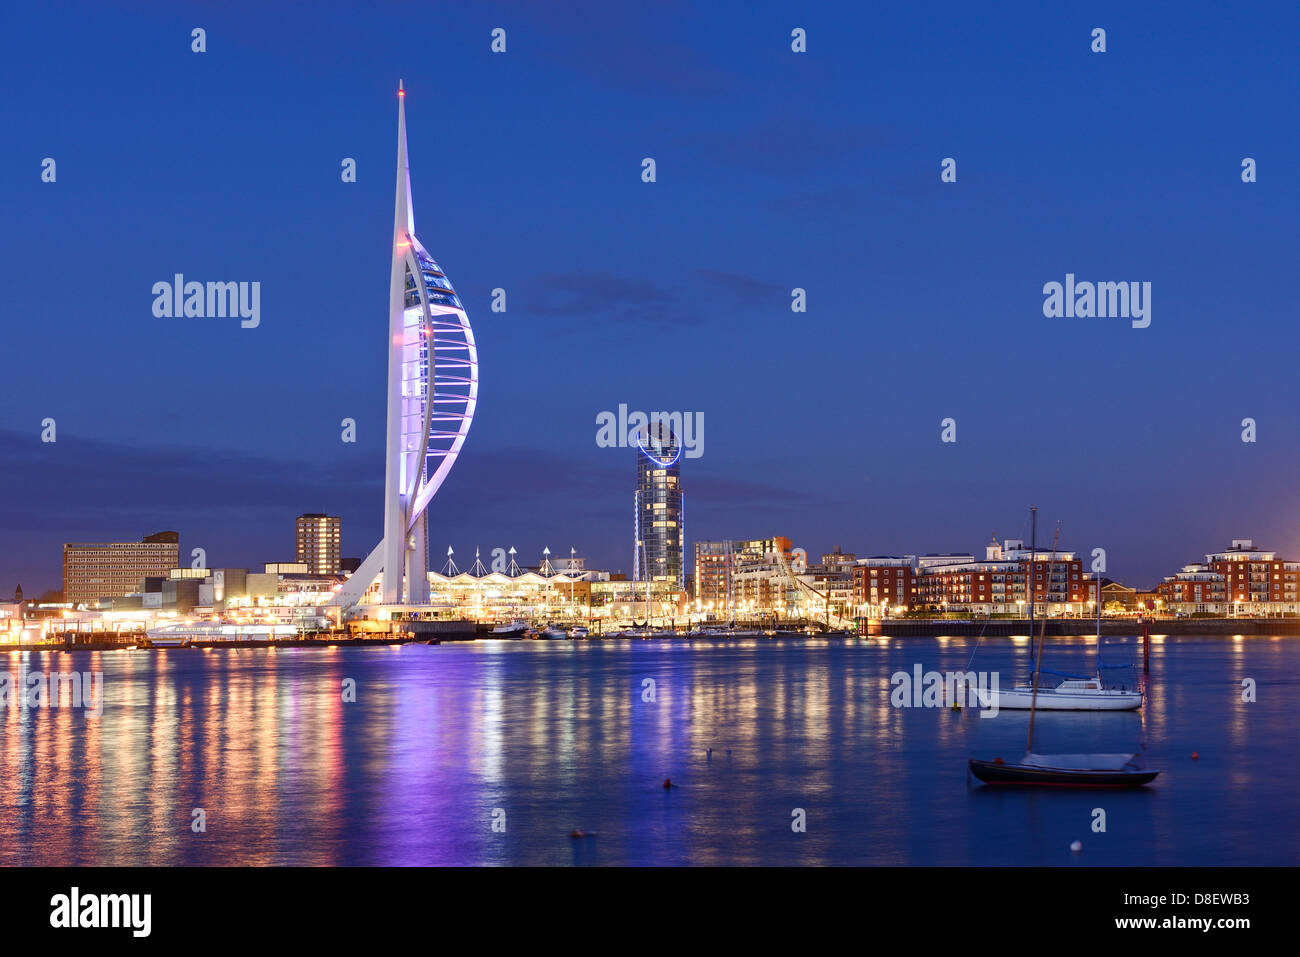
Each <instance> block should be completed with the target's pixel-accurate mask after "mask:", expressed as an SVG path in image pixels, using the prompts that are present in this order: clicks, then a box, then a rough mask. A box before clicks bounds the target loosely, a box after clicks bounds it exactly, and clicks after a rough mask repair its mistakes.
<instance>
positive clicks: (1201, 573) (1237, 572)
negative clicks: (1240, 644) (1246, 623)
mask: <svg viewBox="0 0 1300 957" xmlns="http://www.w3.org/2000/svg"><path fill="white" fill-rule="evenodd" d="M1298 584H1300V562H1292V561H1287V560H1286V559H1284V558H1280V557H1278V554H1277V553H1276V552H1272V551H1266V550H1264V549H1261V548H1259V547H1257V546H1256V545H1255V544H1254V542H1253V541H1251V540H1250V539H1248V538H1239V539H1234V540H1233V542H1232V545H1231V547H1230V548H1227V549H1225V550H1223V551H1219V552H1210V553H1209V554H1207V555H1206V556H1205V561H1204V562H1196V563H1193V564H1190V565H1184V566H1183V568H1182V570H1181V571H1179V572H1178V573H1177V574H1175V575H1171V576H1169V577H1167V578H1166V579H1165V580H1164V581H1162V582H1161V583H1160V584H1159V585H1157V586H1156V596H1157V599H1158V600H1159V602H1160V605H1161V609H1160V610H1162V611H1168V612H1171V613H1173V614H1176V615H1193V614H1204V615H1262V616H1275V615H1294V614H1298V613H1300V596H1298V595H1297V585H1298Z"/></svg>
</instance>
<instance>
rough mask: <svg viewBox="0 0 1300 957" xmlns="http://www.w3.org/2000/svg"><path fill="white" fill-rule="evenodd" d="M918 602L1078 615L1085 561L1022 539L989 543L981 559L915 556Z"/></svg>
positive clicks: (945, 607)
mask: <svg viewBox="0 0 1300 957" xmlns="http://www.w3.org/2000/svg"><path fill="white" fill-rule="evenodd" d="M917 571H918V575H917V586H916V602H917V604H918V605H919V606H920V607H922V608H924V609H927V610H930V611H939V612H949V611H957V612H964V613H967V614H982V615H1027V614H1028V613H1029V603H1030V602H1031V601H1032V602H1033V605H1034V608H1033V610H1034V614H1036V615H1049V616H1050V615H1080V614H1083V613H1084V611H1085V610H1086V608H1087V601H1088V598H1087V595H1086V594H1085V593H1084V587H1083V563H1082V561H1081V560H1080V559H1079V558H1078V557H1077V556H1076V555H1075V554H1074V553H1073V552H1070V551H1063V550H1060V549H1057V550H1056V551H1055V552H1053V550H1052V549H1044V548H1026V547H1025V543H1024V541H1023V540H1021V539H1014V538H1013V539H1007V540H1006V541H1005V542H1004V543H1003V544H1001V545H999V544H998V543H997V541H996V540H995V541H993V542H990V543H989V545H988V547H987V548H986V549H985V556H984V560H983V561H976V560H974V558H973V557H970V556H965V555H963V556H923V557H922V558H921V559H918V568H917Z"/></svg>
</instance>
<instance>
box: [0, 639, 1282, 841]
mask: <svg viewBox="0 0 1300 957" xmlns="http://www.w3.org/2000/svg"><path fill="white" fill-rule="evenodd" d="M976 641H977V640H976V639H975V638H935V637H928V638H907V639H892V640H884V639H871V640H860V639H849V640H820V641H819V640H767V639H757V640H735V641H719V640H711V641H710V640H701V641H685V640H681V641H613V640H606V641H601V642H595V641H589V642H572V641H551V642H507V641H480V642H474V643H457V644H447V645H442V646H427V645H406V646H385V647H380V648H334V649H321V648H305V649H293V650H290V649H283V648H281V649H216V650H197V649H186V650H168V651H135V652H128V651H112V652H99V651H77V652H12V653H8V654H0V670H5V669H6V668H7V670H8V672H9V673H10V674H11V675H13V676H15V678H17V676H18V675H19V674H20V673H21V672H22V671H23V669H24V668H25V669H26V671H27V672H28V673H35V672H42V673H50V672H56V671H62V672H68V671H72V670H77V671H81V672H102V673H103V676H104V679H103V680H104V707H103V712H102V714H99V715H96V714H94V713H90V712H88V711H87V710H85V709H72V708H63V709H58V710H53V709H49V708H28V707H23V706H21V704H20V703H16V702H12V701H11V702H10V704H9V706H7V707H4V708H0V864H4V865H17V864H313V865H314V864H365V865H369V864H377V865H416V864H452V865H476V864H528V865H539V864H550V865H554V864H578V865H588V864H595V865H606V864H630V865H671V864H697V865H701V864H702V865H710V864H726V865H801V864H830V865H841V864H918V865H1010V864H1047V865H1065V866H1080V865H1117V864H1119V865H1180V864H1190V865H1230V864H1295V863H1297V862H1300V802H1297V801H1296V800H1295V795H1294V791H1293V788H1292V782H1293V779H1294V769H1295V766H1296V760H1297V757H1298V756H1300V743H1297V734H1296V724H1297V706H1298V705H1300V639H1297V638H1274V637H1246V638H1238V639H1234V638H1232V637H1221V636H1215V637H1199V638H1198V637H1165V638H1157V639H1155V640H1154V642H1153V646H1152V654H1151V670H1152V674H1151V676H1150V679H1149V683H1148V686H1147V690H1148V698H1147V701H1146V704H1145V705H1144V706H1143V708H1142V710H1141V711H1140V712H1136V713H1100V714H1086V713H1057V714H1049V713H1040V714H1039V715H1038V717H1037V721H1036V728H1035V742H1036V744H1035V750H1038V751H1041V752H1047V753H1057V752H1072V751H1084V750H1088V751H1141V752H1142V753H1143V757H1144V760H1145V762H1146V763H1147V764H1148V765H1149V766H1152V767H1159V768H1162V769H1164V773H1163V774H1161V775H1160V777H1159V778H1157V780H1156V782H1155V784H1154V785H1153V786H1151V787H1148V788H1145V789H1142V790H1140V791H1135V792H1124V793H1109V792H1094V791H1036V792H1030V791H998V790H991V789H987V788H982V787H979V786H977V785H975V784H974V783H973V782H971V781H969V780H968V778H967V774H966V760H967V758H968V757H971V756H982V757H994V756H1004V757H1006V758H1007V759H1008V760H1011V759H1015V758H1018V757H1020V755H1021V754H1022V753H1023V750H1024V742H1025V732H1026V725H1027V722H1028V715H1027V714H1025V713H1024V712H1010V711H1004V712H1002V713H1001V714H999V715H998V716H997V717H995V718H981V717H980V715H979V712H978V711H976V710H973V709H970V708H966V709H963V710H960V711H954V710H951V709H949V708H946V707H939V708H896V707H893V706H891V703H890V692H891V690H892V689H891V684H890V677H891V675H893V674H895V673H897V672H908V673H911V672H912V671H913V669H914V667H915V666H917V665H920V666H921V668H922V669H923V670H924V671H940V672H948V671H965V670H967V668H966V666H967V664H968V662H970V659H971V656H972V652H973V651H974V650H975V648H976ZM1107 642H1108V644H1107V649H1106V653H1107V660H1110V661H1117V660H1122V661H1132V662H1135V663H1136V664H1137V666H1138V667H1137V671H1136V672H1134V673H1131V674H1129V675H1128V676H1127V680H1129V681H1130V682H1131V681H1132V679H1133V678H1135V677H1136V675H1137V674H1140V669H1141V649H1140V644H1139V641H1138V640H1137V639H1133V638H1129V639H1127V640H1126V639H1118V638H1108V639H1107ZM1092 661H1093V642H1092V641H1091V640H1089V639H1086V638H1078V637H1074V638H1060V639H1052V638H1050V637H1049V639H1048V645H1047V655H1046V660H1045V665H1044V666H1045V667H1051V668H1055V669H1057V670H1061V671H1079V672H1081V673H1082V672H1084V671H1086V670H1088V669H1089V667H1090V666H1091V663H1092ZM971 667H972V669H973V670H976V671H986V672H990V671H997V672H998V673H999V675H1000V678H1001V681H1002V683H1003V685H1004V686H1005V685H1009V684H1011V683H1012V682H1013V681H1015V680H1019V679H1022V678H1023V677H1024V676H1025V675H1026V674H1027V673H1028V671H1029V667H1030V662H1029V643H1028V641H1027V640H1026V639H1008V638H999V639H992V640H990V639H987V638H986V639H984V641H983V642H982V643H981V644H980V646H979V650H978V653H977V654H976V655H975V660H974V663H973V665H972V666H971ZM1115 678H1116V680H1125V679H1124V678H1123V677H1122V676H1120V675H1119V674H1117V675H1116V676H1115ZM1243 679H1252V680H1253V682H1254V685H1255V697H1256V700H1255V701H1253V702H1246V701H1243V700H1242V692H1243V685H1242V682H1243ZM350 681H352V682H355V701H345V700H344V698H345V692H346V691H347V688H348V687H349V685H348V682H350ZM650 682H653V684H651V683H650ZM11 697H12V695H11ZM709 749H712V753H711V754H710V753H709ZM1193 752H1197V753H1198V754H1199V758H1197V759H1193V758H1192V754H1193ZM666 778H670V779H671V781H672V783H673V785H674V786H673V787H671V788H665V787H664V781H665V779H666ZM197 809H202V820H203V823H204V825H205V827H204V829H202V830H198V831H196V829H195V820H196V815H197ZM1096 809H1101V810H1103V811H1104V812H1105V820H1106V830H1105V832H1104V833H1099V832H1094V830H1093V827H1092V824H1093V821H1094V819H1095V814H1094V812H1095V810H1096ZM800 811H802V817H803V819H804V820H805V821H806V830H805V831H803V832H802V833H800V832H797V831H796V830H794V829H793V828H792V823H794V822H796V821H797V820H798V819H799V817H800V815H799V812H800ZM494 821H495V822H496V828H495V829H494ZM575 829H579V830H580V831H582V832H583V833H584V834H585V835H586V836H584V837H574V836H571V835H572V833H573V832H574V830H575ZM1075 840H1079V841H1082V842H1083V850H1082V852H1079V853H1072V852H1071V851H1070V844H1071V842H1072V841H1075Z"/></svg>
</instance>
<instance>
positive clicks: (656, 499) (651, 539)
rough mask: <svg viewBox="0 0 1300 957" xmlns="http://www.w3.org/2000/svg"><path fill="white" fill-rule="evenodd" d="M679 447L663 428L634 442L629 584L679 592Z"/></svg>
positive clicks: (659, 425) (659, 426)
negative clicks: (650, 584)
mask: <svg viewBox="0 0 1300 957" xmlns="http://www.w3.org/2000/svg"><path fill="white" fill-rule="evenodd" d="M681 457H682V446H681V441H680V440H679V439H678V438H677V436H676V434H675V433H674V432H673V431H672V429H670V428H668V426H667V425H665V424H664V423H661V422H655V423H652V424H651V425H650V426H648V427H647V428H645V429H643V430H642V431H641V434H640V435H639V436H638V437H637V450H636V493H635V496H634V498H633V516H634V517H633V528H632V538H633V549H634V556H633V563H632V568H633V569H634V572H633V579H634V580H635V581H655V582H670V583H672V584H673V585H675V586H676V587H677V588H678V589H680V588H682V587H683V584H684V582H683V572H684V568H683V563H684V559H685V555H684V553H683V547H684V539H683V535H684V533H685V529H684V527H683V520H684V517H685V513H684V504H685V498H684V496H683V494H682V476H681Z"/></svg>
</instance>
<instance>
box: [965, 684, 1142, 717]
mask: <svg viewBox="0 0 1300 957" xmlns="http://www.w3.org/2000/svg"><path fill="white" fill-rule="evenodd" d="M986 698H987V699H988V700H987V701H986V700H985V699H986ZM994 699H996V700H994ZM979 701H980V705H981V706H984V707H992V706H994V705H996V707H998V708H1009V709H1011V710H1025V711H1027V710H1029V709H1030V708H1031V707H1034V689H1033V687H1032V686H1017V687H1015V688H1010V689H1008V690H1005V691H1003V690H998V691H992V690H981V691H980V692H979ZM1140 707H1142V692H1141V691H1129V690H1127V689H1122V688H1106V687H1103V686H1102V683H1101V679H1100V678H1067V679H1066V680H1065V681H1062V682H1061V683H1060V684H1059V685H1057V686H1056V687H1055V688H1047V687H1042V686H1040V687H1039V689H1038V703H1037V708H1038V710H1039V711H1132V710H1134V709H1135V708H1140Z"/></svg>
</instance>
